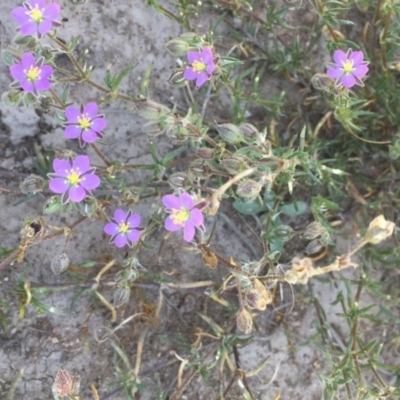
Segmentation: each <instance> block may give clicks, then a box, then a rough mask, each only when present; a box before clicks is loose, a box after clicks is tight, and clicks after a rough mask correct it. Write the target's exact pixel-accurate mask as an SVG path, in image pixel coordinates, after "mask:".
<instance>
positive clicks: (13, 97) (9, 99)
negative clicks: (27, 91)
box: [1, 90, 22, 107]
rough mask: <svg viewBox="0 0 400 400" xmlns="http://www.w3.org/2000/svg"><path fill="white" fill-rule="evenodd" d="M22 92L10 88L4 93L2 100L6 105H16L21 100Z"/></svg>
mask: <svg viewBox="0 0 400 400" xmlns="http://www.w3.org/2000/svg"><path fill="white" fill-rule="evenodd" d="M21 93H22V92H21V91H20V90H9V91H7V92H4V93H3V94H2V96H1V100H2V101H3V103H4V104H5V105H6V106H9V107H15V106H17V105H18V104H19V102H20V101H21Z"/></svg>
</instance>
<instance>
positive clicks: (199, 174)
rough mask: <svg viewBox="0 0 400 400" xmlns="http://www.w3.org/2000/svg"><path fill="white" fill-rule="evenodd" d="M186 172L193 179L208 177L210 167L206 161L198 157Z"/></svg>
mask: <svg viewBox="0 0 400 400" xmlns="http://www.w3.org/2000/svg"><path fill="white" fill-rule="evenodd" d="M186 172H187V173H188V175H189V177H190V178H192V179H195V178H200V179H206V178H208V177H209V176H210V167H209V166H208V164H207V162H206V161H204V160H200V159H197V160H194V161H192V162H191V163H190V165H189V168H188V169H187V171H186Z"/></svg>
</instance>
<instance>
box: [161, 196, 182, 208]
mask: <svg viewBox="0 0 400 400" xmlns="http://www.w3.org/2000/svg"><path fill="white" fill-rule="evenodd" d="M162 202H163V204H164V207H165V208H167V209H168V210H172V209H173V208H175V209H176V210H179V209H180V208H181V202H180V200H179V197H177V196H175V195H173V194H167V195H165V196H164V197H163V198H162Z"/></svg>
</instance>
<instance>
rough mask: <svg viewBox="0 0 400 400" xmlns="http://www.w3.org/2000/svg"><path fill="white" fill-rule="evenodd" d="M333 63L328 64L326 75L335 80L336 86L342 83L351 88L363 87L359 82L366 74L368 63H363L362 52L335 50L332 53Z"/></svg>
mask: <svg viewBox="0 0 400 400" xmlns="http://www.w3.org/2000/svg"><path fill="white" fill-rule="evenodd" d="M333 59H334V60H335V63H336V64H335V63H328V71H327V74H328V76H330V77H331V78H332V79H335V84H336V86H339V85H340V83H342V85H343V86H345V87H347V88H351V87H353V86H354V85H359V86H364V82H363V81H362V80H361V78H362V77H363V76H365V75H366V74H367V72H368V67H367V65H368V61H364V53H363V52H362V51H354V52H353V50H352V49H349V50H347V53H345V52H344V51H342V50H336V51H335V52H334V53H333Z"/></svg>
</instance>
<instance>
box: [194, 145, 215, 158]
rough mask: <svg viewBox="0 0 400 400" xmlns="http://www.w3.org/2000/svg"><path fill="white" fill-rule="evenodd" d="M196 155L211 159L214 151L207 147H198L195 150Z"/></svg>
mask: <svg viewBox="0 0 400 400" xmlns="http://www.w3.org/2000/svg"><path fill="white" fill-rule="evenodd" d="M195 154H196V156H197V157H199V158H203V159H205V160H212V159H213V158H214V156H215V151H214V150H213V149H209V148H207V147H200V148H199V149H197V150H196V153H195Z"/></svg>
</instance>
